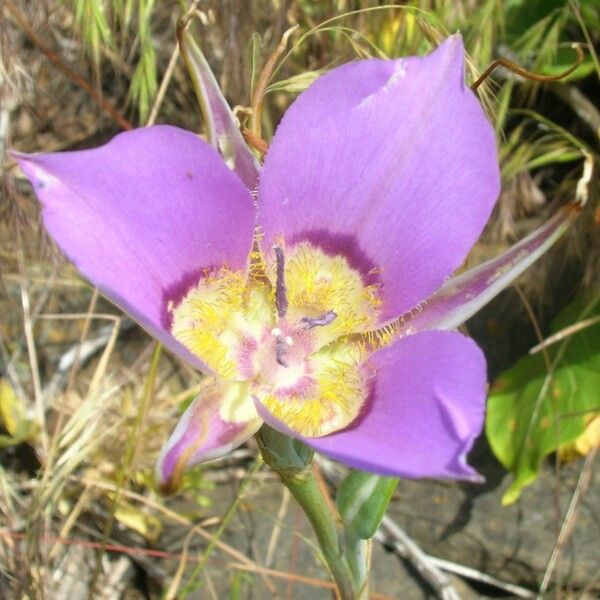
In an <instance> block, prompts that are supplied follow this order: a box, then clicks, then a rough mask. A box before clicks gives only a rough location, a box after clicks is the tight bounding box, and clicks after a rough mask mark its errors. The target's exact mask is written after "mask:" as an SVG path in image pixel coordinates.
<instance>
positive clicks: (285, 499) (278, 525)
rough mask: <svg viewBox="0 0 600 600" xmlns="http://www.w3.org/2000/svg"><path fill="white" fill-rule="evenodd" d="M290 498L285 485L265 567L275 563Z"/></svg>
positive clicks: (268, 546) (268, 547)
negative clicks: (276, 547)
mask: <svg viewBox="0 0 600 600" xmlns="http://www.w3.org/2000/svg"><path fill="white" fill-rule="evenodd" d="M290 498H291V496H290V492H289V490H288V489H287V488H286V487H285V486H283V494H282V495H281V504H280V505H279V510H278V511H277V516H276V517H275V524H274V525H273V531H272V532H271V537H270V538H269V543H268V545H267V555H266V556H265V567H267V568H269V567H271V566H272V565H273V557H274V555H275V546H277V542H278V541H279V536H280V534H281V524H282V523H283V519H284V517H285V514H286V513H287V510H288V507H289V505H290Z"/></svg>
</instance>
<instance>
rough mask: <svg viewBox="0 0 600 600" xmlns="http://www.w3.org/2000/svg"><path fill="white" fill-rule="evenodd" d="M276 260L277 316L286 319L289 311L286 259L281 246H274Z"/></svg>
mask: <svg viewBox="0 0 600 600" xmlns="http://www.w3.org/2000/svg"><path fill="white" fill-rule="evenodd" d="M273 250H274V252H275V258H276V260H277V265H276V270H275V276H276V280H275V308H276V309H277V316H279V317H285V313H287V309H288V299H287V290H286V288H285V257H284V255H283V250H282V248H281V246H273Z"/></svg>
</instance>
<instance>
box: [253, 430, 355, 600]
mask: <svg viewBox="0 0 600 600" xmlns="http://www.w3.org/2000/svg"><path fill="white" fill-rule="evenodd" d="M256 438H257V441H258V445H259V447H260V450H261V453H262V455H263V458H264V460H265V462H266V463H267V464H268V465H269V466H270V467H271V468H272V469H273V470H274V471H275V472H276V473H277V474H278V475H279V477H280V478H281V481H282V482H283V484H284V485H285V486H286V487H287V488H288V490H290V493H291V494H292V496H294V498H295V499H296V502H298V504H299V505H300V507H301V508H302V510H303V511H304V514H305V515H306V517H307V518H308V520H309V521H310V524H311V525H312V528H313V530H314V532H315V534H316V536H317V540H318V542H319V546H320V548H321V552H322V553H323V558H324V559H325V562H326V563H327V566H328V567H329V570H330V571H331V575H332V576H333V579H334V580H335V582H336V584H337V586H338V589H339V592H340V595H341V597H342V599H343V600H355V599H356V598H357V596H356V595H355V593H354V589H353V587H354V586H353V577H352V572H351V571H350V568H349V567H348V563H347V562H346V559H345V557H344V551H343V548H342V545H341V543H340V538H339V536H338V530H337V526H336V523H335V519H334V516H333V515H332V514H331V511H330V510H329V506H328V505H327V502H326V501H325V499H324V498H323V495H322V493H321V490H320V489H319V486H318V484H317V481H316V480H315V478H314V475H313V474H312V471H311V469H310V461H311V459H312V450H310V449H309V448H308V447H307V446H305V445H304V444H301V443H300V442H298V441H296V440H293V439H292V438H290V437H287V436H285V435H283V434H281V433H279V432H277V431H275V430H274V429H272V428H270V427H268V426H267V425H264V426H263V427H262V428H261V430H260V431H259V432H258V434H257V436H256Z"/></svg>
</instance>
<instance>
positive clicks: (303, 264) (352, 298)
mask: <svg viewBox="0 0 600 600" xmlns="http://www.w3.org/2000/svg"><path fill="white" fill-rule="evenodd" d="M285 282H286V287H287V296H288V302H289V316H288V318H289V319H290V320H291V321H293V320H298V319H301V318H302V317H312V318H314V317H318V316H320V315H323V314H325V313H327V312H329V311H333V312H334V313H335V314H336V319H335V320H334V321H333V322H332V323H331V324H330V325H328V326H327V327H323V328H320V329H319V330H318V331H315V332H314V333H315V335H316V337H317V338H318V342H319V343H318V346H319V347H322V346H324V345H326V344H327V343H329V342H331V341H333V340H335V339H337V338H339V337H343V336H347V335H350V334H352V333H360V332H365V331H368V330H369V329H371V328H373V327H374V326H375V325H376V323H377V318H378V308H379V306H380V305H381V299H380V295H379V287H378V286H376V285H365V284H364V281H363V278H362V276H361V274H360V273H359V272H358V271H357V270H355V269H353V268H352V267H351V266H350V264H349V263H348V261H347V260H346V258H345V257H343V256H341V255H338V256H330V255H328V254H326V253H325V252H323V251H322V250H320V249H318V248H316V247H315V246H313V245H312V244H310V243H308V242H302V243H300V244H297V245H296V246H293V247H292V248H291V249H288V250H286V266H285Z"/></svg>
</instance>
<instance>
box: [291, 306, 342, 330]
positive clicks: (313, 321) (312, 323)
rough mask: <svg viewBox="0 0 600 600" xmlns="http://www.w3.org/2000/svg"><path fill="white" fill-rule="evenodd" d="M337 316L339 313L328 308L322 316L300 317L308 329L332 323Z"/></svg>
mask: <svg viewBox="0 0 600 600" xmlns="http://www.w3.org/2000/svg"><path fill="white" fill-rule="evenodd" d="M336 317H337V315H336V314H335V313H334V312H333V311H332V310H328V311H327V312H326V313H324V314H322V315H321V316H320V317H314V318H310V317H302V318H301V319H300V322H301V323H304V324H305V326H306V329H312V328H313V327H322V326H324V325H329V324H330V323H333V321H335V319H336Z"/></svg>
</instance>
